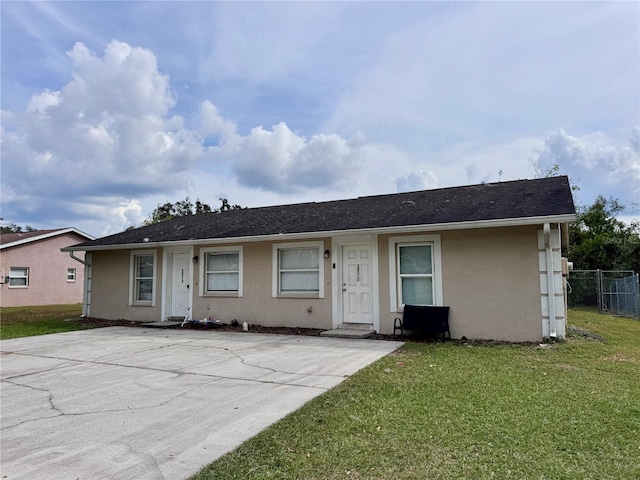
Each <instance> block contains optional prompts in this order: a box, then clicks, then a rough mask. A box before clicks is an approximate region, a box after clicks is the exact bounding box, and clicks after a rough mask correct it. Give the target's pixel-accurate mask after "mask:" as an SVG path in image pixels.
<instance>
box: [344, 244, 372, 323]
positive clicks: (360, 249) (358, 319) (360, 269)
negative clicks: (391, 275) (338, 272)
mask: <svg viewBox="0 0 640 480" xmlns="http://www.w3.org/2000/svg"><path fill="white" fill-rule="evenodd" d="M372 256H373V248H372V247H371V246H370V245H353V246H352V245H349V246H344V247H342V318H343V322H345V323H370V324H373V275H372V273H373V272H372Z"/></svg>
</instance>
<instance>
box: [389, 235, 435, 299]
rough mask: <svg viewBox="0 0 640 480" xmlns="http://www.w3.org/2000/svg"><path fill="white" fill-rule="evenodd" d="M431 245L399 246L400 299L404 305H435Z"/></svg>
mask: <svg viewBox="0 0 640 480" xmlns="http://www.w3.org/2000/svg"><path fill="white" fill-rule="evenodd" d="M432 248H433V246H432V245H431V244H428V243H427V244H408V245H403V244H398V245H397V253H396V255H397V262H398V266H397V269H398V279H399V282H398V298H399V299H400V302H401V303H402V304H403V305H407V304H408V305H433V255H432Z"/></svg>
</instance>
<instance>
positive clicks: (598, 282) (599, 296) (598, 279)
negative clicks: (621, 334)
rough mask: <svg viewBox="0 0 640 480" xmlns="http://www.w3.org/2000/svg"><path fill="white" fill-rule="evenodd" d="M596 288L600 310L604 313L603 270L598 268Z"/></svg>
mask: <svg viewBox="0 0 640 480" xmlns="http://www.w3.org/2000/svg"><path fill="white" fill-rule="evenodd" d="M596 285H597V286H596V289H597V290H598V291H597V296H598V297H597V298H598V312H600V313H602V271H601V270H600V269H599V268H598V269H597V270H596Z"/></svg>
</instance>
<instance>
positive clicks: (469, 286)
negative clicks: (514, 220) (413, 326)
mask: <svg viewBox="0 0 640 480" xmlns="http://www.w3.org/2000/svg"><path fill="white" fill-rule="evenodd" d="M538 229H539V228H538V227H536V226H529V227H511V228H487V229H477V230H453V231H447V232H439V234H440V236H441V247H442V294H443V304H444V305H448V306H450V308H451V310H450V317H449V323H450V328H451V336H452V337H454V338H461V337H463V336H465V337H467V338H477V339H495V340H505V341H513V342H519V341H539V340H541V339H542V327H541V310H540V279H539V274H538V250H537V248H538V246H537V230H538ZM435 233H438V232H435ZM388 238H389V237H388V236H380V237H379V252H380V259H379V265H380V303H381V305H380V317H381V318H380V330H381V332H382V333H392V331H393V319H394V318H395V317H397V316H401V315H400V314H398V313H396V312H393V313H392V312H390V301H389V271H388V270H389V241H388Z"/></svg>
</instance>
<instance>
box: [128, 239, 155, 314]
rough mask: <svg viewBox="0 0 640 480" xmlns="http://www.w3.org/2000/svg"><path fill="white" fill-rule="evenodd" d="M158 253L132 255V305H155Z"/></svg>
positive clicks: (140, 252) (141, 252) (136, 253)
mask: <svg viewBox="0 0 640 480" xmlns="http://www.w3.org/2000/svg"><path fill="white" fill-rule="evenodd" d="M155 278H156V253H155V252H152V253H149V252H148V251H138V252H132V253H131V280H132V281H131V292H130V295H131V302H130V303H131V304H133V305H135V304H139V305H154V304H155V295H154V293H155Z"/></svg>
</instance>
